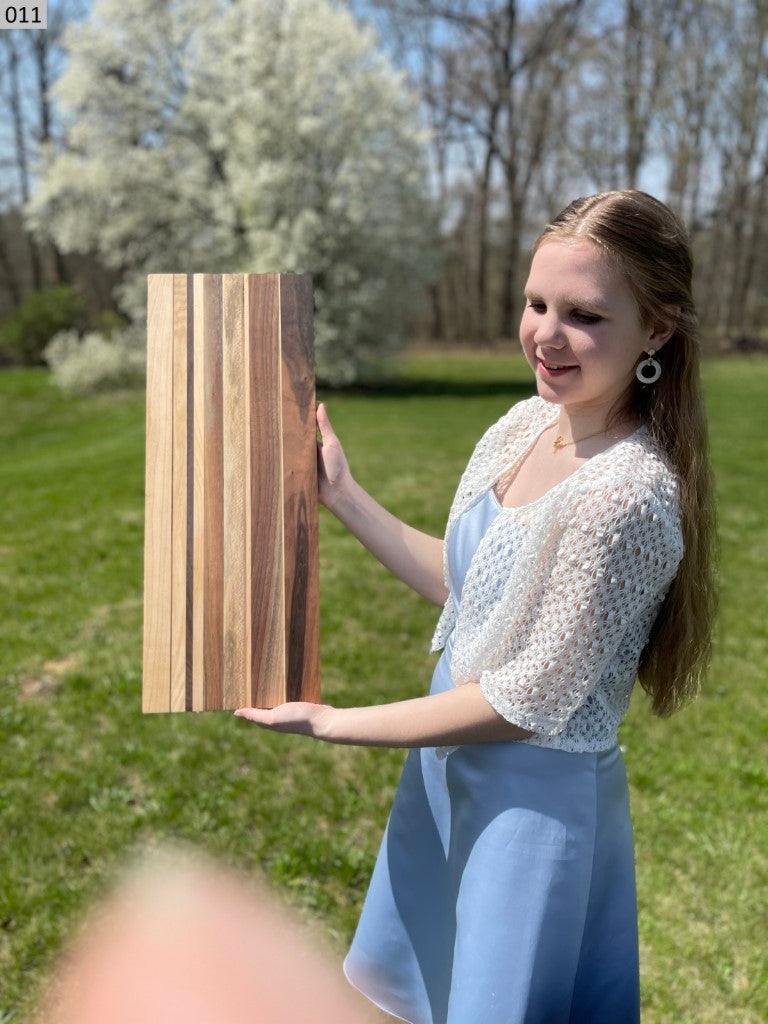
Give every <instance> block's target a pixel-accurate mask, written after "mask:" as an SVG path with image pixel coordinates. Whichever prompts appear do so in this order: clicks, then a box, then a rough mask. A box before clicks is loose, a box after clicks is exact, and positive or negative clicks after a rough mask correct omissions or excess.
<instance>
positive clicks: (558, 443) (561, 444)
mask: <svg viewBox="0 0 768 1024" xmlns="http://www.w3.org/2000/svg"><path fill="white" fill-rule="evenodd" d="M604 433H605V431H604V430H597V431H595V433H594V434H587V436H586V437H579V438H578V439H577V440H576V441H566V440H565V438H564V437H563V435H562V434H558V435H557V437H556V438H555V440H554V441H553V442H552V450H553V451H555V452H559V451H560V449H561V448H567V447H568V445H571V444H578V443H579V441H587V440H588V439H589V438H590V437H597V435H598V434H604Z"/></svg>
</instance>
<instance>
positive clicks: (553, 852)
mask: <svg viewBox="0 0 768 1024" xmlns="http://www.w3.org/2000/svg"><path fill="white" fill-rule="evenodd" d="M500 511H501V506H500V505H499V502H498V499H497V498H496V496H495V495H494V493H493V491H486V492H483V493H482V494H480V495H478V497H477V498H476V499H475V500H474V501H473V502H472V504H470V506H469V507H468V508H467V509H465V511H464V512H463V514H462V515H461V517H460V519H459V520H458V522H457V524H456V526H455V528H454V530H453V531H452V533H451V543H450V546H449V551H448V570H449V585H450V589H451V593H452V595H453V599H454V601H455V602H456V607H457V609H458V607H459V605H460V600H461V588H462V584H463V581H464V577H465V575H466V572H467V568H468V566H469V563H470V560H471V558H472V555H473V554H474V552H475V550H476V548H477V545H478V543H479V541H480V539H481V538H482V536H483V534H484V532H485V530H486V529H487V528H488V526H489V524H490V523H491V522H492V520H493V519H494V517H495V516H496V515H498V514H499V512H500ZM504 514H505V515H507V514H510V513H509V512H505V513H504ZM511 514H512V515H513V516H514V517H515V519H516V523H517V528H518V530H519V531H520V536H521V538H522V535H523V534H522V531H523V530H524V529H525V526H524V525H523V523H522V521H520V520H519V519H518V517H517V515H516V514H515V513H511ZM452 646H453V634H451V636H450V637H449V638H448V641H447V643H446V646H445V648H444V650H443V652H442V654H441V656H440V660H439V661H438V663H437V665H436V666H435V671H434V675H433V677H432V686H431V689H430V693H440V692H442V691H443V690H446V689H449V688H450V687H452V686H453V685H454V683H453V681H452V679H451V670H450V669H451V650H452ZM344 971H345V974H346V976H347V978H348V980H349V981H350V982H351V983H352V984H353V985H354V986H355V987H356V988H358V989H360V991H361V992H363V993H364V994H365V995H366V996H367V997H368V998H369V999H370V1000H371V1001H372V1002H374V1003H376V1004H377V1005H378V1006H380V1007H381V1008H382V1009H384V1010H386V1011H387V1012H388V1013H390V1014H393V1015H394V1016H396V1017H399V1018H401V1019H402V1020H405V1021H410V1022H411V1024H638V1022H639V1020H640V1007H639V1002H640V998H639V971H638V939H637V901H636V894H635V870H634V852H633V837H632V824H631V820H630V815H629V798H628V792H627V781H626V773H625V769H624V761H623V758H622V755H621V751H620V749H619V747H618V746H616V747H614V748H613V749H612V750H608V751H605V752H601V753H581V754H572V753H566V752H565V751H562V750H556V749H551V748H547V747H540V746H536V745H534V744H533V743H527V742H522V743H521V742H504V743H473V744H466V745H464V746H461V747H459V748H458V749H457V750H455V751H454V752H453V753H451V754H450V755H449V756H448V757H447V758H440V757H438V756H437V753H436V750H435V748H434V747H424V748H420V749H413V750H410V751H409V753H408V757H407V759H406V762H405V766H404V769H403V774H402V778H401V780H400V784H399V786H398V790H397V793H396V796H395V800H394V803H393V806H392V810H391V813H390V816H389V821H388V823H387V827H386V830H385V833H384V837H383V839H382V843H381V848H380V850H379V855H378V859H377V861H376V865H375V867H374V871H373V875H372V878H371V882H370V886H369V889H368V893H367V896H366V899H365V903H364V906H363V910H362V914H361V917H360V921H359V923H358V926H357V930H356V932H355V936H354V939H353V941H352V945H351V947H350V950H349V952H348V954H347V957H346V959H345V961H344Z"/></svg>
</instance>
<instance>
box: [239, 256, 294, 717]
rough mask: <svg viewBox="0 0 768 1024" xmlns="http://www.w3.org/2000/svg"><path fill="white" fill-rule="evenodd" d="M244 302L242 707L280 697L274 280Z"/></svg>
mask: <svg viewBox="0 0 768 1024" xmlns="http://www.w3.org/2000/svg"><path fill="white" fill-rule="evenodd" d="M247 303H248V338H247V344H248V358H249V375H248V420H249V422H248V428H249V431H248V446H249V453H248V454H249V461H250V471H251V474H250V475H251V480H250V484H251V490H250V511H251V526H250V564H249V574H250V591H251V614H250V621H251V650H250V657H251V664H250V679H249V690H250V695H249V704H250V705H251V706H253V707H274V706H275V705H276V704H281V703H283V702H284V701H285V699H286V691H285V636H284V607H285V588H284V580H283V511H282V510H283V488H282V477H283V473H282V443H281V423H280V357H279V350H280V349H279V340H280V334H279V332H280V283H279V276H278V275H277V274H258V275H257V274H249V275H248V278H247Z"/></svg>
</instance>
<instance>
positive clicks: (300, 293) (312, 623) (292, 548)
mask: <svg viewBox="0 0 768 1024" xmlns="http://www.w3.org/2000/svg"><path fill="white" fill-rule="evenodd" d="M312 312H313V310H312V279H311V277H310V276H309V275H308V274H300V275H299V274H281V275H280V314H281V331H280V339H281V360H282V388H281V391H282V414H283V415H282V418H283V492H284V497H283V522H284V531H283V532H284V537H285V616H286V617H285V648H286V649H285V656H286V669H285V671H286V699H287V700H310V701H316V702H319V700H320V671H319V639H320V621H319V557H318V533H317V454H316V446H315V439H316V436H317V429H316V421H315V366H314V345H313V327H312Z"/></svg>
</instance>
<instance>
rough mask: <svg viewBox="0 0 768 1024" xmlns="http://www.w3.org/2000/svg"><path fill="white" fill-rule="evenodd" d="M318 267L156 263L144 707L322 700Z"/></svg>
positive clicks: (150, 291) (150, 293)
mask: <svg viewBox="0 0 768 1024" xmlns="http://www.w3.org/2000/svg"><path fill="white" fill-rule="evenodd" d="M315 407H316V399H315V371H314V349H313V298H312V279H311V277H310V275H308V274H150V275H149V277H148V281H147V437H146V492H145V541H144V651H143V654H144V662H143V685H142V707H143V710H144V711H145V712H150V711H212V710H223V709H234V708H238V707H248V706H250V707H274V706H275V705H276V704H280V703H282V702H284V701H288V700H307V701H314V702H318V703H319V701H320V654H319V603H318V598H319V592H318V591H319V564H318V529H317V455H316V421H315Z"/></svg>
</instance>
